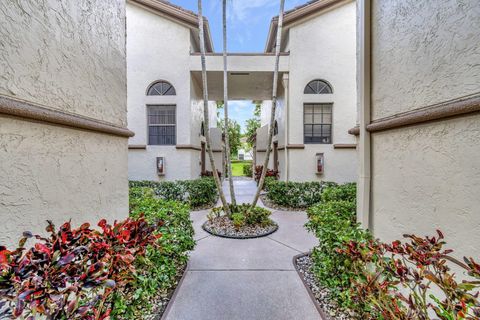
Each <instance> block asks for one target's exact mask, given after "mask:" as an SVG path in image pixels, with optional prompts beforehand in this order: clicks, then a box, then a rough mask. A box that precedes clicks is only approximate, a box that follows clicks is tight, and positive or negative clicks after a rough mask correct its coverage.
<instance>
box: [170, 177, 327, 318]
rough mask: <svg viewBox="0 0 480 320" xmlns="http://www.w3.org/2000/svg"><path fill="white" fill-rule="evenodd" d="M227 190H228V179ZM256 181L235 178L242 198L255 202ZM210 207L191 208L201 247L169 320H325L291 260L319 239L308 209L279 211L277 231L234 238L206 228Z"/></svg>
mask: <svg viewBox="0 0 480 320" xmlns="http://www.w3.org/2000/svg"><path fill="white" fill-rule="evenodd" d="M224 190H225V192H226V193H227V194H228V186H227V184H226V182H225V184H224ZM255 190H256V184H255V182H253V181H248V180H238V181H235V194H236V195H237V201H238V202H239V203H242V202H246V203H248V202H250V201H251V200H252V199H253V195H254V193H255ZM207 213H208V211H205V210H204V211H196V212H192V214H191V217H192V220H193V222H194V227H195V232H196V237H195V238H196V240H197V246H196V248H195V250H194V251H193V252H192V254H191V258H190V263H189V268H188V270H187V274H186V276H185V279H184V281H183V283H182V285H181V287H180V289H179V291H178V294H177V296H176V298H175V300H174V301H173V305H172V306H171V309H170V311H169V313H168V314H167V319H169V320H207V319H208V320H224V319H225V320H237V319H238V320H240V319H241V320H256V319H259V320H260V319H261V320H269V319H272V320H283V319H285V320H287V319H288V320H294V319H299V320H310V319H320V316H319V314H318V312H317V310H316V308H315V306H314V304H313V302H312V301H311V299H310V297H309V295H308V293H307V291H306V289H305V287H304V285H303V283H302V281H301V280H300V278H299V276H298V274H297V272H296V271H295V268H294V266H293V263H292V258H293V256H295V255H297V254H299V253H301V252H305V251H308V250H310V249H311V248H312V247H313V246H315V245H316V238H315V237H313V236H312V235H311V234H308V233H307V232H306V230H305V229H304V227H303V225H304V224H305V222H306V220H307V218H306V215H305V213H303V212H285V211H275V212H274V213H273V214H272V218H273V220H275V221H276V222H277V223H278V224H279V229H278V231H277V232H275V233H273V234H271V235H270V236H268V237H263V238H258V239H249V240H235V239H225V238H219V237H215V236H212V235H210V234H208V233H206V232H205V231H204V230H203V229H202V227H201V226H202V224H203V223H204V222H205V221H206V215H207Z"/></svg>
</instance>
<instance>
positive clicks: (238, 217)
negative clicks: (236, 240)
mask: <svg viewBox="0 0 480 320" xmlns="http://www.w3.org/2000/svg"><path fill="white" fill-rule="evenodd" d="M231 218H232V222H233V225H234V226H235V228H237V229H240V228H241V227H243V226H244V225H245V220H246V219H245V215H243V214H242V213H239V212H235V213H232V216H231Z"/></svg>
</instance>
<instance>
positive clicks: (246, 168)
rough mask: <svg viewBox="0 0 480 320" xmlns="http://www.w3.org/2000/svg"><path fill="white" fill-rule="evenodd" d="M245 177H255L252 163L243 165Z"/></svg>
mask: <svg viewBox="0 0 480 320" xmlns="http://www.w3.org/2000/svg"><path fill="white" fill-rule="evenodd" d="M243 175H244V176H246V177H251V176H253V169H252V164H251V163H246V164H244V165H243Z"/></svg>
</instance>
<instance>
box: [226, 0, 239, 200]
mask: <svg viewBox="0 0 480 320" xmlns="http://www.w3.org/2000/svg"><path fill="white" fill-rule="evenodd" d="M223 106H224V109H223V111H224V112H225V149H226V160H227V173H228V182H229V185H230V199H231V201H232V205H234V206H235V205H236V204H237V201H236V199H235V189H234V188H233V176H232V162H231V161H230V138H229V135H228V128H229V125H230V122H229V120H228V73H227V0H223Z"/></svg>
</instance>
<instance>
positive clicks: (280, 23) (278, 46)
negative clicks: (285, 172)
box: [252, 0, 288, 207]
mask: <svg viewBox="0 0 480 320" xmlns="http://www.w3.org/2000/svg"><path fill="white" fill-rule="evenodd" d="M284 7H285V0H280V14H279V15H278V26H277V42H276V44H275V70H274V72H273V89H272V110H271V114H270V128H269V131H268V143H267V152H266V154H265V161H264V162H263V170H262V175H261V176H260V181H259V182H258V188H257V192H256V194H255V197H254V198H253V202H252V207H255V206H256V205H257V202H258V198H259V197H260V192H262V189H263V184H264V183H265V176H266V175H267V170H268V162H269V160H270V152H271V151H272V141H273V130H274V126H275V111H276V109H277V91H278V90H277V89H278V88H277V87H278V68H279V64H280V49H281V42H282V29H283V12H284ZM287 116H288V115H287Z"/></svg>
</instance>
